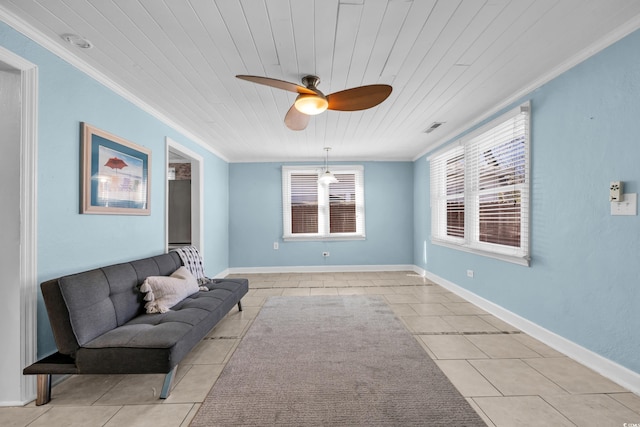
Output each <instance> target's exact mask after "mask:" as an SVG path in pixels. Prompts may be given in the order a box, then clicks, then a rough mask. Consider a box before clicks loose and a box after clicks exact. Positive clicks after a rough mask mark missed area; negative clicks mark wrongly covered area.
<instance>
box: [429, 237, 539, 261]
mask: <svg viewBox="0 0 640 427" xmlns="http://www.w3.org/2000/svg"><path fill="white" fill-rule="evenodd" d="M431 243H433V244H434V245H438V246H444V247H447V248H451V249H456V250H459V251H462V252H468V253H472V254H475V255H480V256H484V257H487V258H493V259H498V260H500V261H505V262H510V263H512V264H518V265H523V266H525V267H529V266H530V263H531V259H530V258H529V257H526V258H525V257H520V256H516V255H508V254H501V253H498V252H490V251H483V250H481V249H477V248H471V247H469V246H462V245H458V244H455V243H449V242H445V241H442V240H437V239H433V238H432V239H431Z"/></svg>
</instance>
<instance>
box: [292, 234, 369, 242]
mask: <svg viewBox="0 0 640 427" xmlns="http://www.w3.org/2000/svg"><path fill="white" fill-rule="evenodd" d="M282 240H284V241H285V242H335V241H340V240H366V236H363V235H346V236H309V235H306V236H283V237H282Z"/></svg>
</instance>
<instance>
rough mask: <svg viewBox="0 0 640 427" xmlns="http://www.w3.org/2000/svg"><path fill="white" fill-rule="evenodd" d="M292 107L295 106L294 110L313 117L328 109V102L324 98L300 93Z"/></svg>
mask: <svg viewBox="0 0 640 427" xmlns="http://www.w3.org/2000/svg"><path fill="white" fill-rule="evenodd" d="M293 105H295V107H296V110H298V111H300V112H301V113H303V114H307V115H309V116H315V115H316V114H320V113H322V112H323V111H325V110H326V109H327V107H329V102H328V101H327V99H326V98H325V97H323V96H320V95H311V94H306V93H301V94H300V95H298V97H297V98H296V100H295V102H294V104H293Z"/></svg>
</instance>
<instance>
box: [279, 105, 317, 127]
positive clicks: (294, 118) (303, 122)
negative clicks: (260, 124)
mask: <svg viewBox="0 0 640 427" xmlns="http://www.w3.org/2000/svg"><path fill="white" fill-rule="evenodd" d="M309 119H311V116H308V115H306V114H304V113H301V112H300V111H298V110H296V107H295V106H293V105H292V106H291V108H289V111H287V115H286V116H284V124H285V125H287V127H288V128H289V129H291V130H304V129H305V128H306V127H307V125H308V124H309Z"/></svg>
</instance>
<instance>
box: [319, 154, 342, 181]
mask: <svg viewBox="0 0 640 427" xmlns="http://www.w3.org/2000/svg"><path fill="white" fill-rule="evenodd" d="M324 150H325V151H326V152H327V154H326V156H325V160H324V173H323V174H322V175H321V176H320V177H319V178H318V183H320V184H323V185H329V184H336V183H337V182H338V178H336V177H335V175H334V174H333V173H332V172H331V171H329V150H331V147H324Z"/></svg>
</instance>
